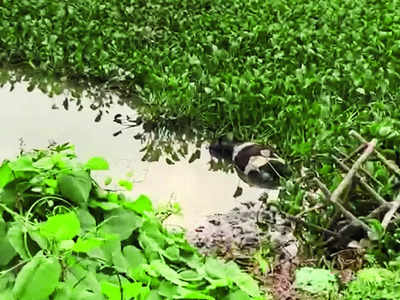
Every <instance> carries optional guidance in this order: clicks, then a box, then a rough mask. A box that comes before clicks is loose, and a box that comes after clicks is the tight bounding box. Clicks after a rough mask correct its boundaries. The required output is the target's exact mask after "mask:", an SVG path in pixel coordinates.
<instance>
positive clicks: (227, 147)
mask: <svg viewBox="0 0 400 300" xmlns="http://www.w3.org/2000/svg"><path fill="white" fill-rule="evenodd" d="M209 151H210V154H211V155H212V156H214V157H216V158H219V159H225V160H227V161H230V162H232V163H233V165H234V167H235V169H236V171H237V173H238V175H239V177H240V178H241V179H242V180H243V181H245V182H246V183H248V184H249V185H253V186H254V185H255V186H259V187H264V188H276V187H277V186H278V185H279V179H280V178H281V177H288V176H289V175H290V170H289V168H288V166H287V164H286V162H285V161H284V160H283V159H282V158H280V157H279V156H278V155H277V154H276V152H275V151H274V150H273V149H272V148H271V147H268V146H264V145H259V144H255V143H234V142H229V141H223V140H221V139H220V140H219V141H218V142H216V143H212V144H211V145H210V147H209Z"/></svg>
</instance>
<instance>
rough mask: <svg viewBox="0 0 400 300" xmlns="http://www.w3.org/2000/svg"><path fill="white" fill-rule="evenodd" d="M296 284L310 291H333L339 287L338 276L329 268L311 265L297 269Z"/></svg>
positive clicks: (299, 287)
mask: <svg viewBox="0 0 400 300" xmlns="http://www.w3.org/2000/svg"><path fill="white" fill-rule="evenodd" d="M295 284H296V287H297V288H298V289H301V290H304V291H307V292H310V293H331V292H333V291H337V289H338V286H337V281H336V277H335V275H333V274H332V273H331V272H330V271H329V270H324V269H315V268H310V267H304V268H301V269H298V270H296V281H295Z"/></svg>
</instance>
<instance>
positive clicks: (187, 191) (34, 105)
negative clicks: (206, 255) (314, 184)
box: [0, 81, 271, 228]
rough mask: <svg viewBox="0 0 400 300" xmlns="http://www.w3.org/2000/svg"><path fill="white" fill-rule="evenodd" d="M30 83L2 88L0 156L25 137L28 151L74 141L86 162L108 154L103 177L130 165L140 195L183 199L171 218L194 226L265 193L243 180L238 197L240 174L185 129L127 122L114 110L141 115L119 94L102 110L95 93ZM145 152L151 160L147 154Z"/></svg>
mask: <svg viewBox="0 0 400 300" xmlns="http://www.w3.org/2000/svg"><path fill="white" fill-rule="evenodd" d="M11 86H13V89H12V91H10V88H11ZM28 86H29V84H28V83H27V82H23V81H22V82H17V83H13V84H12V85H10V84H9V83H7V84H5V85H4V86H3V87H1V88H0V101H1V104H0V105H1V110H0V140H1V144H0V161H1V160H3V159H5V158H12V157H15V156H16V155H17V154H18V152H19V149H20V143H21V141H23V149H25V150H29V149H32V148H44V147H47V146H48V145H49V142H51V141H55V142H57V143H64V142H70V143H72V144H74V145H75V146H76V152H77V154H78V156H79V158H80V159H81V160H82V161H85V160H87V159H88V158H90V157H92V156H103V157H105V158H107V160H108V162H109V163H110V170H109V171H105V172H103V173H101V172H97V173H96V174H95V177H97V178H98V179H101V178H102V177H105V176H111V177H112V178H114V179H117V181H118V180H119V179H126V178H127V177H125V174H127V173H128V172H131V173H132V174H133V175H132V177H130V180H132V181H133V182H134V188H133V191H132V192H131V193H132V195H133V196H134V197H136V196H138V195H140V194H146V195H148V196H149V197H150V198H151V199H152V200H153V202H155V203H165V202H167V201H169V200H172V201H177V202H179V204H180V206H181V208H182V213H183V216H181V217H174V218H173V219H170V220H168V222H169V223H172V224H179V225H183V226H185V227H186V228H193V226H196V224H198V222H200V220H201V219H202V218H203V217H205V216H206V215H209V214H213V213H219V212H221V213H223V212H227V211H229V210H230V209H232V208H233V207H234V206H237V205H238V203H239V202H240V201H242V202H243V201H249V200H252V201H254V200H256V199H258V198H259V197H260V195H261V194H262V193H264V192H266V190H264V189H259V188H254V187H252V188H250V187H249V186H247V184H246V183H244V182H241V183H240V186H241V187H242V188H243V193H242V195H241V196H239V197H237V198H234V197H233V195H234V193H235V190H236V188H237V186H238V184H239V181H240V180H239V178H238V177H237V175H236V174H235V173H232V172H223V171H222V170H215V169H218V168H215V162H212V159H211V157H210V154H209V152H208V149H207V144H206V143H203V144H200V143H199V142H197V145H196V143H195V142H191V141H190V140H189V141H187V140H185V137H184V135H183V138H181V139H178V138H177V139H176V140H174V138H175V136H174V135H173V134H171V133H170V132H168V131H165V132H164V133H163V132H161V133H160V132H156V133H154V132H151V131H148V132H145V130H144V129H143V126H136V127H132V128H125V127H124V126H123V124H120V123H118V122H116V121H115V116H116V115H117V114H121V115H122V116H126V115H127V116H129V117H130V118H131V119H135V118H136V117H137V116H138V114H137V112H136V111H135V110H134V109H133V108H131V107H129V106H128V105H126V104H124V103H123V102H121V101H115V100H116V99H115V97H113V98H114V101H112V103H111V101H109V103H108V104H107V105H102V113H100V110H99V109H98V108H97V109H96V106H97V107H98V105H97V104H96V101H95V100H93V99H91V97H87V98H85V97H83V98H82V99H81V101H80V100H79V101H78V102H73V101H70V100H68V96H70V93H69V92H65V91H64V92H63V93H62V94H61V95H59V96H53V97H49V96H48V95H47V94H45V93H43V92H42V91H40V90H39V89H36V88H35V89H33V90H32V89H31V88H29V90H31V91H28ZM66 97H67V98H66ZM66 99H67V100H66ZM117 100H118V99H117ZM67 102H69V104H68V103H67ZM79 102H80V103H79ZM118 102H119V103H118ZM74 104H75V105H74ZM106 111H108V113H107V112H106ZM99 114H101V118H99ZM117 119H118V117H117ZM117 121H118V120H117ZM124 128H125V129H124ZM121 130H122V132H120V134H116V133H118V132H119V131H121ZM144 132H145V133H144ZM134 137H136V138H134ZM157 147H160V148H163V149H165V148H166V147H167V148H173V149H175V150H174V151H172V150H171V149H169V151H170V152H171V153H172V154H173V155H175V156H174V158H175V159H178V157H177V155H176V153H175V152H180V153H181V155H180V156H179V158H180V160H179V161H176V162H174V163H173V164H172V161H173V160H172V159H168V163H167V162H166V157H165V153H164V152H165V151H161V150H159V149H158V148H157ZM143 148H144V150H143ZM182 149H183V150H182ZM141 150H142V151H141ZM150 150H151V151H150ZM146 152H147V154H146V155H145V153H146ZM167 152H168V151H167ZM186 152H187V155H185V153H186ZM144 156H146V157H145V159H147V161H143V158H144ZM194 158H196V159H194ZM148 160H153V161H148ZM213 166H214V167H213ZM210 169H214V170H210ZM270 192H271V191H270Z"/></svg>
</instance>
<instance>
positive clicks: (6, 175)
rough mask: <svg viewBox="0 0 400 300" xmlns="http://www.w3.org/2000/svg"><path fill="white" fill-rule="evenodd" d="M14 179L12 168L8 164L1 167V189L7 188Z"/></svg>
mask: <svg viewBox="0 0 400 300" xmlns="http://www.w3.org/2000/svg"><path fill="white" fill-rule="evenodd" d="M13 179H14V175H13V174H12V170H11V168H10V167H9V166H8V164H7V163H4V164H3V165H2V166H1V167H0V189H1V188H3V187H5V186H6V185H7V184H8V183H9V182H11V181H12V180H13Z"/></svg>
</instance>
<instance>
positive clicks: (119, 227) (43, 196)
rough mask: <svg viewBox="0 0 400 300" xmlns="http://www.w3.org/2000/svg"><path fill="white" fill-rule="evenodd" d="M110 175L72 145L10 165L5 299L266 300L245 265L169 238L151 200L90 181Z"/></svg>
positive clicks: (1, 260) (2, 231)
mask: <svg viewBox="0 0 400 300" xmlns="http://www.w3.org/2000/svg"><path fill="white" fill-rule="evenodd" d="M107 168H108V163H107V161H106V160H104V159H103V158H101V157H93V158H91V159H90V160H89V161H88V162H87V163H85V164H82V163H79V162H78V161H77V159H76V156H75V153H74V150H73V147H72V146H70V145H68V144H65V145H60V146H54V147H50V148H49V149H45V150H35V151H33V152H30V153H23V154H21V155H20V156H19V157H18V158H16V159H15V160H12V161H7V160H6V161H4V162H3V163H2V164H1V165H0V253H1V255H0V299H7V300H14V299H15V300H32V299H41V300H45V299H54V300H91V299H92V300H101V299H111V300H123V299H126V300H128V299H137V300H157V299H210V300H212V299H218V300H220V299H221V300H222V299H224V300H246V299H258V300H262V299H265V296H262V293H261V292H260V290H259V288H258V285H257V283H256V282H255V281H254V280H253V279H252V278H251V277H250V275H248V274H246V273H244V272H243V271H241V270H240V268H239V267H238V266H237V265H236V264H235V263H233V262H224V261H222V260H219V259H216V258H213V257H204V256H202V255H200V254H199V253H198V251H197V250H196V249H194V248H193V247H191V246H190V245H189V244H188V242H187V241H186V239H185V237H184V233H183V232H175V233H173V232H169V231H167V230H166V229H165V228H164V227H163V226H162V225H161V223H160V220H159V219H158V218H157V217H156V215H155V210H154V209H153V206H152V203H151V201H150V200H149V199H148V198H147V197H146V196H144V195H141V196H139V198H137V199H136V200H135V201H133V200H130V199H129V198H128V197H127V196H125V195H124V194H123V193H121V192H113V191H106V190H103V189H101V188H100V187H99V186H98V184H97V183H96V182H95V181H93V180H92V178H91V177H90V173H91V171H92V170H105V169H107ZM109 182H110V180H109V179H107V182H106V183H109ZM120 185H121V186H124V187H128V188H131V186H128V185H127V184H126V182H125V181H121V182H120Z"/></svg>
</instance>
